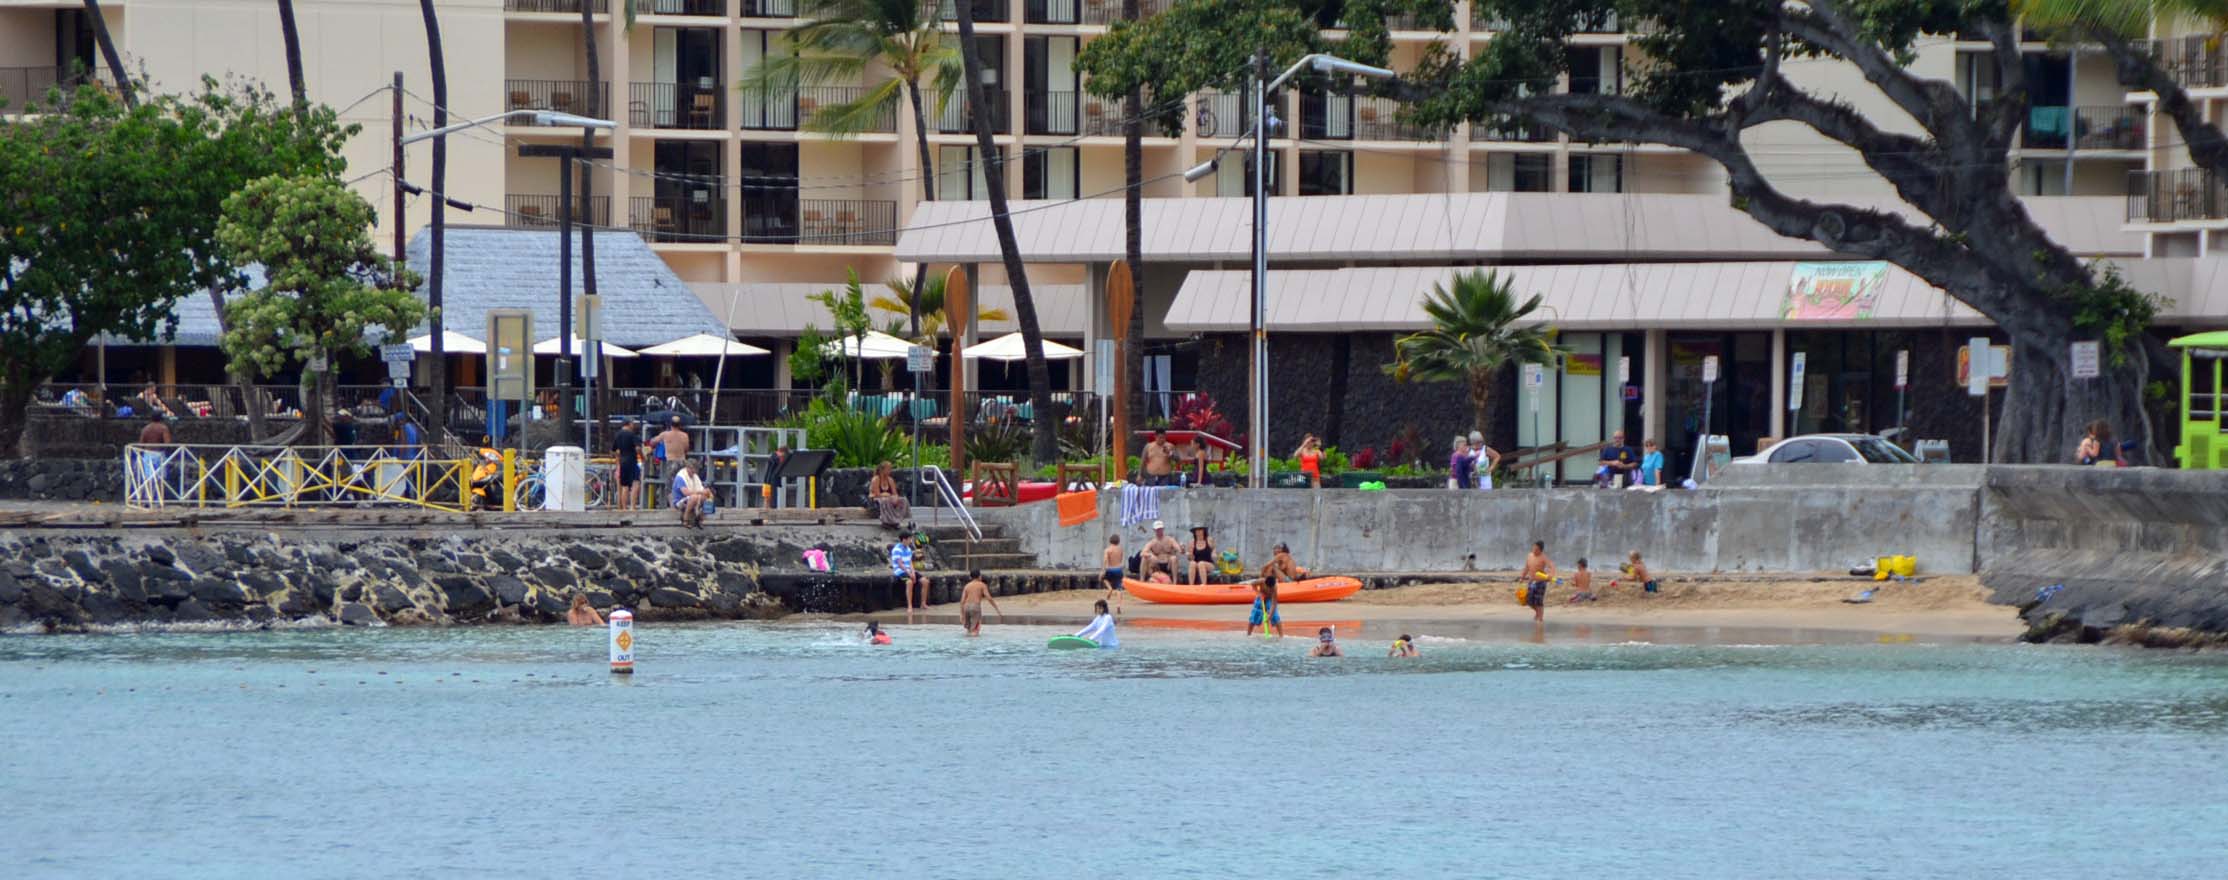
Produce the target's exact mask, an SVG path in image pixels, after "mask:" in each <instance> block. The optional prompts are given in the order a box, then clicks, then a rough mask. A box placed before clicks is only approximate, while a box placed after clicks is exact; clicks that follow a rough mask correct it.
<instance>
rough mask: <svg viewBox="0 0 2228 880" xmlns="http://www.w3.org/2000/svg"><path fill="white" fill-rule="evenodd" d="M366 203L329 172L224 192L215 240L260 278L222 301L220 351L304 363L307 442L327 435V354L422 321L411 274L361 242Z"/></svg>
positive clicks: (280, 365)
mask: <svg viewBox="0 0 2228 880" xmlns="http://www.w3.org/2000/svg"><path fill="white" fill-rule="evenodd" d="M374 217H375V212H374V211H373V209H372V207H371V203H370V202H367V201H364V199H363V197H362V196H358V195H356V194H355V193H353V192H350V191H349V190H348V188H347V187H345V186H343V185H341V183H340V182H339V181H338V180H335V179H333V178H329V177H277V176H272V177H265V178H262V179H260V180H256V181H253V182H251V183H249V184H248V185H247V187H246V188H244V189H242V190H240V191H239V192H238V193H235V194H233V196H232V197H231V198H228V199H226V200H225V201H224V216H223V219H221V220H219V221H218V224H217V241H218V243H219V244H221V245H222V246H223V247H224V248H225V249H226V250H227V251H229V252H231V254H232V256H233V258H234V259H237V260H240V261H242V262H254V263H260V264H262V266H263V271H264V278H265V282H266V283H265V284H264V286H263V287H262V288H260V289H257V290H253V291H249V292H247V293H244V294H241V295H240V296H238V297H236V298H235V299H234V300H233V301H232V325H231V326H230V327H228V328H226V330H225V331H224V339H223V344H224V352H225V355H226V356H227V357H229V358H231V360H232V363H233V365H234V368H235V369H237V370H239V371H241V372H255V373H258V374H261V375H265V376H268V375H270V374H272V373H276V372H279V371H281V370H284V369H287V368H289V367H292V366H294V365H296V364H302V365H304V366H305V371H306V372H307V373H308V374H309V375H308V378H309V385H310V387H311V388H313V389H314V390H313V392H312V394H311V396H310V399H309V400H308V401H306V405H305V406H304V407H303V410H304V414H303V417H304V418H305V419H308V420H309V421H308V424H309V430H308V431H307V432H306V433H305V439H306V440H307V442H310V443H313V444H322V443H325V442H328V440H329V434H328V431H327V428H326V424H325V402H326V401H327V400H330V399H331V391H332V384H333V360H334V359H335V358H336V357H338V356H339V355H342V354H351V355H358V356H362V355H367V354H369V353H370V352H371V349H372V345H373V341H372V340H373V334H372V331H373V330H374V329H375V328H376V329H377V330H379V331H382V332H381V333H380V334H379V335H380V336H381V337H383V338H386V339H400V338H401V337H402V335H403V333H404V332H405V331H407V330H408V329H409V328H411V327H414V326H416V325H417V324H418V322H420V321H423V320H425V317H426V309H425V304H424V303H421V302H419V301H418V298H417V296H415V295H414V294H412V293H411V292H410V291H411V289H412V288H414V287H416V286H417V278H416V277H415V276H413V275H411V273H410V272H408V271H407V270H404V269H402V268H401V267H400V265H399V264H398V263H396V262H395V261H394V260H390V259H388V258H387V257H386V256H385V255H383V254H381V253H379V251H378V249H377V248H375V247H374V246H373V245H372V242H371V228H372V221H373V219H374Z"/></svg>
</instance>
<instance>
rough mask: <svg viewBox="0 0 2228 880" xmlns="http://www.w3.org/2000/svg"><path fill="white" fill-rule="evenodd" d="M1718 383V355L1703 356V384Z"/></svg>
mask: <svg viewBox="0 0 2228 880" xmlns="http://www.w3.org/2000/svg"><path fill="white" fill-rule="evenodd" d="M1716 381H1717V355H1714V354H1713V355H1705V356H1703V358H1702V382H1703V383H1704V384H1708V383H1711V382H1716Z"/></svg>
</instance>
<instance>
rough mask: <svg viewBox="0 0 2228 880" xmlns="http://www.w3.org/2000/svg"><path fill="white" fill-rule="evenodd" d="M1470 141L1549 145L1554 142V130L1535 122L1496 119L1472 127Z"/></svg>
mask: <svg viewBox="0 0 2228 880" xmlns="http://www.w3.org/2000/svg"><path fill="white" fill-rule="evenodd" d="M1470 139H1471V140H1473V141H1500V142H1503V143H1518V144H1550V143H1554V142H1555V130H1554V129H1552V128H1549V127H1547V126H1544V125H1540V124H1538V123H1536V122H1521V121H1518V120H1515V119H1496V120H1493V121H1490V122H1481V123H1476V124H1474V125H1472V126H1471V128H1470Z"/></svg>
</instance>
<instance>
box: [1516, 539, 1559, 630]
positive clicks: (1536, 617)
mask: <svg viewBox="0 0 2228 880" xmlns="http://www.w3.org/2000/svg"><path fill="white" fill-rule="evenodd" d="M1523 578H1524V604H1525V605H1528V606H1530V607H1531V609H1532V622H1534V623H1541V622H1544V621H1546V620H1547V582H1548V581H1551V580H1554V579H1555V560H1552V559H1549V558H1547V542H1545V541H1533V542H1532V552H1531V553H1529V554H1526V555H1525V557H1524V575H1523Z"/></svg>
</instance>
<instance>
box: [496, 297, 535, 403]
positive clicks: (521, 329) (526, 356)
mask: <svg viewBox="0 0 2228 880" xmlns="http://www.w3.org/2000/svg"><path fill="white" fill-rule="evenodd" d="M533 346H534V313H533V312H529V311H527V310H525V309H489V310H488V312H487V398H488V399H489V400H526V399H528V398H531V397H533V396H534V355H533V350H534V348H533Z"/></svg>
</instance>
